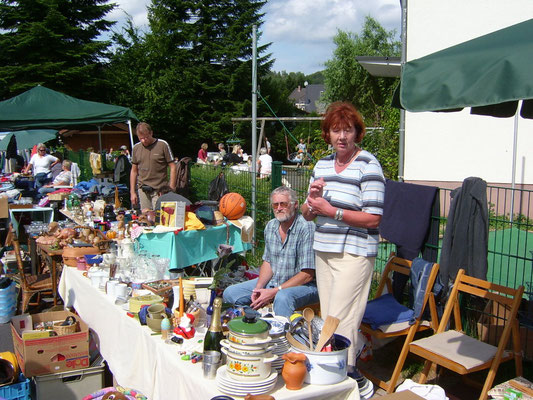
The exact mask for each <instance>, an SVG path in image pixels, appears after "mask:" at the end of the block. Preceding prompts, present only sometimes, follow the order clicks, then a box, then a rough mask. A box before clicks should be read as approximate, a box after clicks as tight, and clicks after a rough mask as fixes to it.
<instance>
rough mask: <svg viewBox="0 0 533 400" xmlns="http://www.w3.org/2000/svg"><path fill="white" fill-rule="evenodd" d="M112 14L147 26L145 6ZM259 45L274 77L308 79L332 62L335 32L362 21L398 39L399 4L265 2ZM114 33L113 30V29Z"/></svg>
mask: <svg viewBox="0 0 533 400" xmlns="http://www.w3.org/2000/svg"><path fill="white" fill-rule="evenodd" d="M115 3H117V4H118V7H117V9H116V10H114V11H113V13H111V14H110V15H109V16H108V18H109V19H112V20H116V21H118V22H119V24H120V23H121V22H123V21H124V20H125V19H126V14H125V12H127V13H128V14H129V15H131V16H132V17H133V21H134V23H135V25H137V26H139V27H146V26H147V23H148V21H147V10H146V7H147V5H148V4H150V0H115ZM262 11H263V12H264V13H265V16H264V23H263V25H262V26H261V27H260V32H261V39H260V41H259V44H263V43H268V42H272V45H271V46H270V48H269V50H270V52H271V53H272V58H274V59H275V60H276V61H275V63H274V68H273V70H274V71H278V72H279V71H286V72H303V73H305V74H312V73H313V72H316V71H320V70H322V69H324V63H325V62H326V61H327V60H329V59H331V57H332V55H333V51H334V49H335V45H334V44H333V37H334V36H335V34H336V33H337V30H339V29H340V30H343V31H348V32H354V33H359V32H360V30H361V28H362V25H363V23H364V19H365V17H366V16H367V15H370V16H372V17H373V18H374V19H376V20H377V21H378V22H379V23H380V24H381V25H382V26H383V27H384V28H385V29H387V30H392V29H395V30H396V32H397V35H398V37H399V34H400V23H401V10H400V1H399V0H269V1H268V2H267V4H266V5H265V7H264V8H263V10H262ZM115 29H116V28H115Z"/></svg>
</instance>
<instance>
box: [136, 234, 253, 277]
mask: <svg viewBox="0 0 533 400" xmlns="http://www.w3.org/2000/svg"><path fill="white" fill-rule="evenodd" d="M228 227H229V244H230V245H231V246H233V252H234V253H239V252H241V251H245V250H249V249H251V248H252V246H251V244H250V243H243V242H242V240H241V231H240V230H239V229H238V228H237V227H235V226H234V225H232V224H229V225H228ZM227 229H228V228H226V226H225V225H220V226H210V227H208V228H207V229H203V230H192V231H181V232H179V233H178V234H175V233H174V232H166V233H143V234H142V235H141V236H139V239H138V240H139V245H140V248H141V250H146V251H147V252H148V253H151V254H157V255H159V256H161V257H167V258H170V268H171V269H172V268H179V269H181V268H185V267H188V266H189V265H193V264H199V263H202V262H204V261H209V260H213V259H215V258H217V257H218V256H217V247H218V245H219V244H225V243H226V233H227Z"/></svg>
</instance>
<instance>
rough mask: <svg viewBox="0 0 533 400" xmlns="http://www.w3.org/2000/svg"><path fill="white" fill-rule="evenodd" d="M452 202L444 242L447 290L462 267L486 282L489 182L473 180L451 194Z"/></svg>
mask: <svg viewBox="0 0 533 400" xmlns="http://www.w3.org/2000/svg"><path fill="white" fill-rule="evenodd" d="M450 195H451V197H452V203H451V205H450V212H449V214H448V222H447V224H446V231H445V233H444V238H443V241H442V251H441V257H440V273H441V278H442V283H443V284H444V286H445V287H446V286H447V285H448V280H449V279H450V280H452V281H453V280H455V276H456V275H457V272H458V271H459V269H460V268H464V269H465V271H466V274H467V275H470V276H473V277H475V278H479V279H485V280H486V279H487V264H488V262H487V252H488V235H489V211H488V206H487V182H485V181H484V180H483V179H481V178H475V177H470V178H466V179H465V180H464V181H463V185H462V186H461V187H460V188H457V189H455V190H453V191H452V192H451V194H450Z"/></svg>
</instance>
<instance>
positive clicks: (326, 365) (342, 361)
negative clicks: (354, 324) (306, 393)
mask: <svg viewBox="0 0 533 400" xmlns="http://www.w3.org/2000/svg"><path fill="white" fill-rule="evenodd" d="M334 338H335V343H336V344H337V347H344V348H343V349H342V350H337V351H331V352H318V351H310V350H300V349H297V348H295V347H292V346H291V351H293V352H296V353H304V354H305V355H306V356H307V360H306V361H305V364H306V367H307V374H306V375H305V379H304V382H305V383H309V384H312V385H332V384H334V383H338V382H342V381H343V380H344V379H346V376H347V373H348V370H347V364H348V348H349V347H350V344H351V342H350V340H349V339H347V338H345V337H344V336H341V335H338V334H335V335H334Z"/></svg>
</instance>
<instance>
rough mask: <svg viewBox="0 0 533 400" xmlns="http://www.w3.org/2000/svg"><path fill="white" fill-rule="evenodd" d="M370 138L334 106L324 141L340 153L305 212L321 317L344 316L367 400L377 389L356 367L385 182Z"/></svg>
mask: <svg viewBox="0 0 533 400" xmlns="http://www.w3.org/2000/svg"><path fill="white" fill-rule="evenodd" d="M364 136H365V125H364V123H363V119H362V117H361V115H360V114H359V112H358V111H357V110H356V109H355V107H354V106H353V105H352V104H350V103H347V102H335V103H332V104H330V106H329V107H328V109H327V111H326V114H325V115H324V119H323V120H322V137H323V139H324V141H325V142H326V143H328V144H331V145H332V146H333V148H334V149H335V153H334V154H331V155H329V156H326V157H324V158H323V159H321V160H319V161H318V162H317V163H316V165H315V168H314V170H313V175H312V176H311V179H310V184H309V191H308V196H307V200H306V202H305V203H304V204H303V205H302V214H303V216H304V218H305V219H306V220H308V221H311V220H314V219H315V218H316V231H315V237H314V245H313V248H314V250H315V254H316V270H317V286H318V292H319V295H320V312H321V315H326V316H327V315H331V316H334V317H337V318H339V320H340V324H339V327H338V328H337V331H336V332H337V333H339V334H341V335H343V336H345V337H347V338H348V339H350V341H351V343H352V346H351V347H350V350H349V352H348V369H349V372H348V374H349V376H351V377H353V378H354V379H356V380H357V381H358V384H359V390H360V396H361V398H365V399H367V398H370V397H371V396H372V394H373V392H374V389H373V385H372V383H371V382H370V381H369V380H367V379H366V378H365V377H363V375H361V374H360V373H359V371H358V370H357V367H356V362H357V357H358V356H359V354H360V352H361V351H362V348H363V345H364V339H363V338H362V337H361V334H360V333H359V325H360V324H361V320H362V318H363V314H364V311H365V308H366V302H367V299H368V293H369V290H370V283H371V281H372V271H373V270H374V261H375V259H376V255H377V251H378V243H379V234H378V233H379V232H378V226H379V223H380V221H381V216H382V215H383V204H384V198H385V178H384V176H383V171H382V169H381V165H380V164H379V162H378V160H377V159H376V157H374V156H373V155H372V154H370V153H369V152H368V151H366V150H363V149H361V148H360V147H359V146H358V144H359V143H361V141H362V140H363V137H364Z"/></svg>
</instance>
